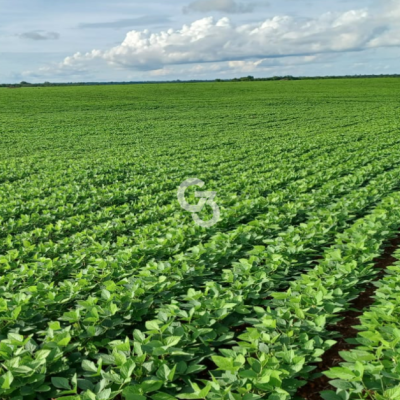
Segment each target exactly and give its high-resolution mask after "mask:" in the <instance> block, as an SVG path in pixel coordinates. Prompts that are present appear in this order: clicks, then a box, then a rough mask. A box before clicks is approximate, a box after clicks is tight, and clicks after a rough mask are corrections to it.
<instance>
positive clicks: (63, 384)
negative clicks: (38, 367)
mask: <svg viewBox="0 0 400 400" xmlns="http://www.w3.org/2000/svg"><path fill="white" fill-rule="evenodd" d="M51 383H52V384H53V385H54V386H55V387H56V388H58V389H66V390H71V386H70V384H69V381H68V379H66V378H58V377H53V378H51Z"/></svg>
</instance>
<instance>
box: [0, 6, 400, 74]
mask: <svg viewBox="0 0 400 400" xmlns="http://www.w3.org/2000/svg"><path fill="white" fill-rule="evenodd" d="M0 10H1V13H0V82H19V81H22V80H25V81H29V82H44V81H50V82H71V81H130V80H170V79H214V78H233V77H235V76H236V77H240V76H245V75H254V76H257V77H262V76H273V75H287V74H290V75H342V74H367V73H368V74H369V73H373V74H381V73H383V74H385V73H400V4H399V1H397V0H362V1H361V0H347V1H340V0H339V1H338V0H336V1H331V0H325V1H321V0H305V1H302V0H268V1H263V0H254V1H252V0H250V1H241V0H175V1H174V2H165V1H161V0H147V1H146V2H143V1H141V2H138V1H135V0H130V1H128V0H117V1H115V2H111V1H105V0H96V1H92V0H86V1H84V2H82V1H78V0H69V1H62V0H52V1H50V0H13V1H9V0H7V1H6V0H0Z"/></svg>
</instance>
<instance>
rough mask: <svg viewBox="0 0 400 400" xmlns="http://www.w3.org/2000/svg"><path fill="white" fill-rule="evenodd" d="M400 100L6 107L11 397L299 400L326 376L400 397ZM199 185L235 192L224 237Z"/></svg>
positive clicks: (172, 90) (137, 95)
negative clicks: (350, 334)
mask: <svg viewBox="0 0 400 400" xmlns="http://www.w3.org/2000/svg"><path fill="white" fill-rule="evenodd" d="M399 92H400V84H399V83H398V82H397V81H396V80H395V79H376V80H371V81H370V80H349V81H346V80H338V81H330V80H324V81H318V80H316V81H294V82H286V81H279V82H257V83H254V82H253V83H243V84H241V85H234V84H229V83H227V84H224V85H218V84H213V83H207V84H181V85H178V84H175V85H167V84H165V85H134V86H126V87H125V86H107V87H103V86H99V87H66V88H61V87H60V88H23V89H21V90H19V91H7V90H0V106H1V107H0V131H1V134H2V141H1V142H0V155H1V159H0V200H1V201H0V399H2V400H6V399H12V400H25V399H26V400H35V399H38V400H44V399H64V400H109V399H118V400H124V399H125V400H173V399H183V400H184V399H199V400H200V399H207V400H220V399H221V400H257V399H268V400H289V399H298V398H299V397H298V396H299V395H298V393H303V392H304V391H301V390H300V388H302V387H304V386H305V385H307V384H309V383H310V382H313V380H314V379H316V378H317V377H318V374H320V372H321V373H323V374H324V375H325V376H327V377H328V378H329V379H330V381H331V390H327V391H324V392H322V393H321V396H322V397H321V398H324V399H326V400H352V399H371V400H397V399H399V398H400V378H399V376H400V349H399V346H400V323H399V321H398V320H399V314H400V311H399V308H400V295H399V287H400V286H399V278H398V272H399V265H397V264H395V265H393V266H390V267H388V269H387V271H386V272H385V275H384V278H382V279H378V280H377V276H378V273H379V272H380V271H379V270H378V269H377V268H375V266H376V260H377V259H378V258H379V257H380V256H381V255H382V254H383V252H384V249H385V246H386V245H387V243H388V241H389V240H391V239H393V238H394V237H397V236H398V235H399V232H400V122H399V118H398V110H399V107H400V100H399V99H400V96H399ZM188 178H198V179H201V180H202V181H204V182H205V186H204V189H202V190H207V191H214V192H216V193H217V195H216V198H215V201H216V203H217V204H218V207H219V210H220V212H221V216H220V219H219V221H218V223H216V224H215V225H213V226H212V227H210V228H209V229H206V228H203V227H201V226H198V225H197V224H196V223H195V222H194V220H193V218H192V213H190V212H187V211H185V210H184V209H182V207H181V206H180V203H179V202H178V198H177V191H178V187H179V185H181V184H182V182H184V181H185V180H186V179H188ZM186 197H187V201H188V202H189V203H190V204H197V203H198V201H199V199H198V198H196V197H195V193H194V188H189V189H188V190H187V193H186ZM198 216H199V218H202V219H203V220H207V219H210V218H211V216H212V210H210V207H208V206H207V207H205V208H204V209H203V210H202V211H199V213H198ZM396 256H397V258H400V253H399V252H397V253H396ZM372 282H376V285H377V286H378V289H377V292H376V294H375V296H376V297H375V301H374V304H373V306H371V307H368V308H366V309H365V310H363V315H362V317H361V318H360V326H359V327H357V329H359V331H360V332H359V335H358V336H357V337H354V338H352V339H351V342H352V343H353V348H352V349H351V351H346V352H342V353H341V354H340V356H341V357H342V360H343V363H342V364H341V365H338V366H334V367H333V368H331V369H330V370H326V371H320V372H319V371H318V369H317V365H318V363H320V362H321V360H322V357H323V356H324V354H326V352H327V351H328V350H329V349H331V348H332V347H333V346H334V345H335V343H336V341H337V340H338V333H337V332H336V331H335V326H336V325H337V324H338V323H339V322H340V321H341V319H342V318H343V315H344V314H345V313H346V312H348V311H349V310H351V309H352V304H353V301H354V299H356V298H357V297H358V296H359V295H360V293H362V292H363V291H364V290H365V287H366V285H369V284H370V283H372ZM305 398H307V396H306V397H305Z"/></svg>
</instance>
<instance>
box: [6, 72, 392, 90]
mask: <svg viewBox="0 0 400 400" xmlns="http://www.w3.org/2000/svg"><path fill="white" fill-rule="evenodd" d="M360 78H363V79H366V78H400V74H381V75H328V76H292V75H285V76H273V77H267V78H255V77H254V76H251V75H249V76H244V77H241V78H233V79H212V80H200V79H199V80H186V81H185V80H179V79H177V80H172V81H129V82H65V83H62V82H43V83H29V82H26V81H22V82H20V83H1V84H0V88H1V87H3V88H4V87H5V88H22V87H52V86H88V85H133V84H145V83H146V84H151V83H153V84H154V83H201V82H221V83H222V82H262V81H298V80H316V79H360Z"/></svg>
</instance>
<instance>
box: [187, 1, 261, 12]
mask: <svg viewBox="0 0 400 400" xmlns="http://www.w3.org/2000/svg"><path fill="white" fill-rule="evenodd" d="M253 10H254V3H250V4H244V3H238V2H237V1H235V0H195V1H193V2H192V3H190V4H189V5H188V6H186V7H184V8H183V12H184V13H185V14H187V13H190V12H202V13H208V12H212V11H219V12H223V13H229V14H241V13H248V12H252V11H253Z"/></svg>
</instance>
